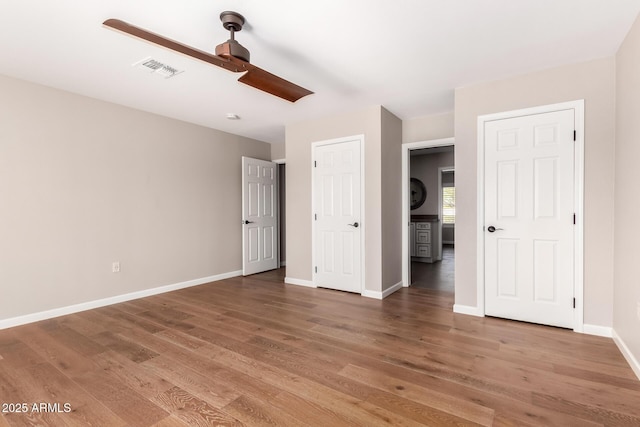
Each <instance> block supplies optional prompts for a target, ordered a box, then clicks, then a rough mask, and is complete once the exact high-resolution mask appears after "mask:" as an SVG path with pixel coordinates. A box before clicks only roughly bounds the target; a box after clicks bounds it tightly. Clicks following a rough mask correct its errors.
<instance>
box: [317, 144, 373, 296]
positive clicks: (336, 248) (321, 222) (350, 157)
mask: <svg viewBox="0 0 640 427" xmlns="http://www.w3.org/2000/svg"><path fill="white" fill-rule="evenodd" d="M362 147H363V137H362V136H358V137H350V138H342V139H338V140H331V141H323V142H318V143H314V144H313V148H312V151H313V153H312V154H313V165H312V167H313V177H312V181H313V184H312V187H313V190H312V191H313V196H312V200H313V218H312V224H313V265H314V268H313V278H314V284H315V286H318V287H325V288H331V289H338V290H342V291H348V292H356V293H362V288H363V287H362V282H363V276H364V274H363V268H362V261H363V259H364V250H363V243H362V242H363V237H364V227H363V220H364V218H363V215H362V213H363V212H362V206H363V203H362V183H363V180H362V172H363V166H362V163H361V162H362V158H363V156H362V151H361V150H362Z"/></svg>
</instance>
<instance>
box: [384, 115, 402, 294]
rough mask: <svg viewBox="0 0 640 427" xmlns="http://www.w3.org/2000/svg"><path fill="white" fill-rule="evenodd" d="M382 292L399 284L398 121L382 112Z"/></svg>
mask: <svg viewBox="0 0 640 427" xmlns="http://www.w3.org/2000/svg"><path fill="white" fill-rule="evenodd" d="M381 113H382V122H381V126H382V141H381V143H382V146H381V151H382V177H381V178H382V290H383V291H384V290H385V289H388V288H390V287H392V286H393V285H396V284H401V283H402V233H401V231H400V230H402V192H401V191H399V189H400V188H402V150H401V148H402V121H401V120H400V119H399V118H397V117H396V116H395V115H393V114H392V113H390V112H389V111H387V110H386V109H384V108H382V111H381Z"/></svg>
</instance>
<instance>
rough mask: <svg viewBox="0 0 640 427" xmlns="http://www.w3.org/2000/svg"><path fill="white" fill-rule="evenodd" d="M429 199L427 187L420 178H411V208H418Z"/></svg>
mask: <svg viewBox="0 0 640 427" xmlns="http://www.w3.org/2000/svg"><path fill="white" fill-rule="evenodd" d="M425 200H427V187H425V186H424V184H423V183H422V181H420V180H419V179H418V178H411V184H410V186H409V201H410V202H411V210H414V209H418V208H419V207H420V206H422V205H423V204H424V201H425Z"/></svg>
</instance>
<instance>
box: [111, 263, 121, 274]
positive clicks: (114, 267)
mask: <svg viewBox="0 0 640 427" xmlns="http://www.w3.org/2000/svg"><path fill="white" fill-rule="evenodd" d="M111 271H112V272H114V273H120V261H114V262H113V264H111Z"/></svg>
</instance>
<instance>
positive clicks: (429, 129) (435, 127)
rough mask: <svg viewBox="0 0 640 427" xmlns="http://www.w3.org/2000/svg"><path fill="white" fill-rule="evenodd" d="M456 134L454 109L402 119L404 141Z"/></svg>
mask: <svg viewBox="0 0 640 427" xmlns="http://www.w3.org/2000/svg"><path fill="white" fill-rule="evenodd" d="M453 135H454V114H453V111H452V112H449V113H443V114H434V115H431V116H424V117H418V118H415V119H409V120H403V121H402V143H403V144H404V143H406V142H419V141H429V140H431V139H441V138H451V137H452V136H453Z"/></svg>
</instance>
